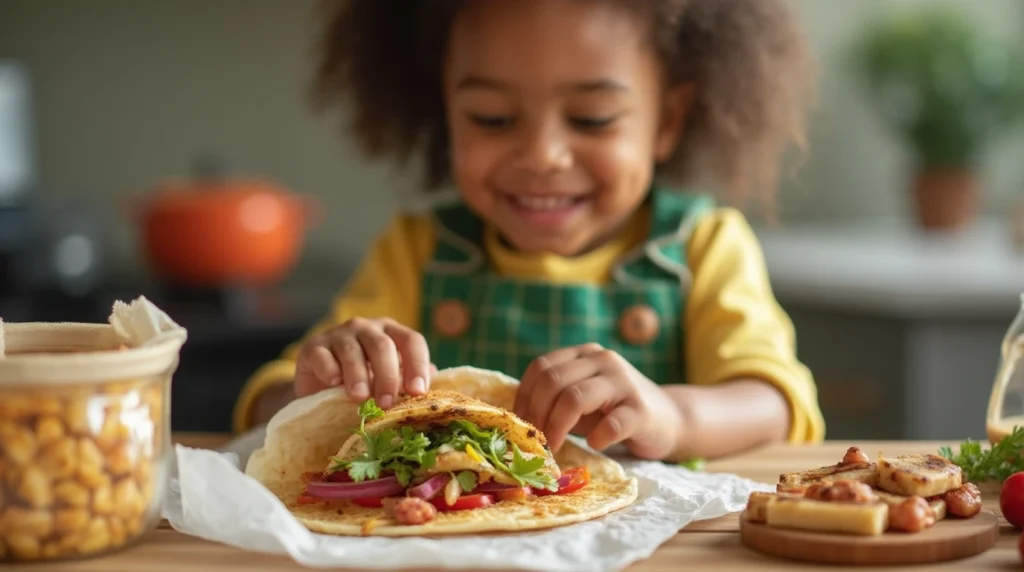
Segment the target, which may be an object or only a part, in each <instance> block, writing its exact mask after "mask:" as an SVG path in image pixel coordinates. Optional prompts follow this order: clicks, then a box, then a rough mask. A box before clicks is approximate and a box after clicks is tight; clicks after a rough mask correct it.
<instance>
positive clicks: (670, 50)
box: [235, 0, 824, 460]
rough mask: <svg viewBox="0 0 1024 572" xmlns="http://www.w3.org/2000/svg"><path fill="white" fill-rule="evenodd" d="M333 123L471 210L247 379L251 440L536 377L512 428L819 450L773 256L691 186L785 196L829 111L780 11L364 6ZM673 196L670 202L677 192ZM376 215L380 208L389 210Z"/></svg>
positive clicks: (345, 10)
mask: <svg viewBox="0 0 1024 572" xmlns="http://www.w3.org/2000/svg"><path fill="white" fill-rule="evenodd" d="M326 17H327V20H326V32H325V38H324V42H323V44H322V50H323V52H322V55H321V60H320V62H319V68H318V76H317V84H316V87H317V93H318V95H319V96H320V101H321V103H322V104H323V105H325V106H330V105H335V104H340V103H341V102H342V101H343V99H344V98H351V99H349V100H348V101H349V102H351V104H352V105H354V108H355V118H356V119H355V126H354V127H355V129H354V130H355V134H356V136H357V138H358V140H359V141H360V142H361V143H362V145H363V147H364V149H365V150H366V151H367V152H368V153H369V154H371V155H373V156H391V157H395V158H398V159H404V158H406V157H409V156H414V155H416V156H421V157H422V158H423V159H425V166H426V171H427V179H428V181H427V182H428V187H429V188H432V189H434V188H438V187H441V186H442V185H444V184H445V183H449V182H450V183H453V184H454V186H455V187H456V188H457V189H458V191H459V194H460V195H461V199H462V200H461V201H460V202H457V203H455V204H453V205H450V206H446V207H443V208H437V209H436V210H435V211H434V212H433V213H431V214H430V215H423V216H417V215H400V216H398V217H397V218H396V219H395V220H393V221H392V223H391V224H390V226H389V227H388V228H387V230H386V231H385V232H384V233H383V235H382V236H381V237H380V238H379V239H378V240H377V241H376V243H375V245H374V246H373V248H372V250H371V251H370V253H369V255H368V256H367V258H366V259H365V261H364V262H363V264H362V267H361V268H359V270H358V272H357V273H356V275H355V277H354V279H353V280H352V282H351V283H350V284H349V285H348V286H347V287H346V288H345V289H344V290H343V291H342V292H341V294H340V296H339V297H338V298H337V300H336V302H335V304H334V308H333V314H332V315H331V316H330V317H329V318H328V319H327V320H326V321H325V322H324V323H322V324H321V325H319V326H318V327H316V328H315V329H314V330H313V332H311V333H310V335H309V336H308V337H307V338H306V339H305V340H303V341H302V342H300V343H298V344H296V345H295V346H293V347H291V348H289V349H288V350H287V351H286V352H285V354H284V356H283V357H282V358H281V359H280V360H278V361H274V362H272V363H270V364H268V365H266V366H264V367H263V368H261V369H260V370H259V371H258V372H257V373H256V374H255V376H254V377H253V378H252V379H251V380H250V381H249V383H248V384H247V386H246V387H245V389H244V390H243V391H242V395H241V396H240V398H239V402H238V405H237V408H236V412H235V425H236V429H237V430H244V429H246V428H248V427H250V426H252V425H253V424H256V423H261V422H265V421H266V420H267V419H268V418H269V417H270V416H271V415H272V414H273V413H274V412H275V411H276V410H277V409H279V408H280V407H281V406H283V404H284V403H286V402H287V401H288V400H289V399H292V398H293V397H294V396H296V395H297V396H304V395H308V394H310V393H313V392H316V391H319V390H322V389H324V388H326V387H329V386H336V385H343V386H344V387H345V390H346V391H347V392H348V393H349V395H350V396H351V397H352V398H353V399H356V400H363V399H366V398H367V397H370V396H372V397H375V398H376V400H377V403H378V404H380V405H381V406H382V407H384V408H388V407H390V406H391V405H392V404H393V403H394V400H395V397H396V395H398V393H399V392H403V393H406V394H410V395H418V394H422V393H423V392H424V391H426V390H427V389H428V387H429V383H430V375H431V372H432V371H434V370H432V369H431V368H432V367H434V366H436V367H438V368H444V367H450V366H459V365H472V366H477V367H482V368H487V369H497V370H501V371H504V372H505V373H507V374H509V375H512V376H515V377H519V378H521V381H522V386H521V388H520V390H519V392H518V393H519V395H518V398H517V402H516V406H515V409H516V413H517V414H518V415H520V416H522V417H524V418H525V419H527V420H528V421H530V422H532V423H533V424H535V425H536V426H537V427H538V428H539V429H541V430H542V431H544V432H545V434H546V435H547V437H548V440H549V443H550V445H551V447H552V449H553V450H556V451H557V450H558V448H559V447H560V446H561V444H562V443H563V442H564V441H565V439H566V436H567V435H568V434H569V433H570V432H571V433H575V434H580V435H584V436H586V438H587V440H588V442H589V443H590V444H591V445H592V446H593V447H595V448H598V449H604V448H606V447H608V446H610V445H613V444H616V443H624V444H625V445H626V446H627V447H628V448H629V450H630V451H631V452H632V453H633V454H634V455H636V456H638V457H642V458H648V459H664V460H682V459H687V458H691V457H697V456H699V457H717V456H720V455H725V454H730V453H733V452H738V451H741V450H744V449H747V448H749V447H752V446H755V445H759V444H763V443H766V442H772V441H781V440H788V441H790V442H810V441H818V440H820V439H822V438H823V434H824V422H823V420H822V416H821V413H820V411H819V408H818V404H817V393H816V388H815V386H814V382H813V380H812V378H811V375H810V373H809V372H808V370H807V369H806V368H805V367H804V366H803V365H802V364H801V363H799V362H798V361H797V359H796V357H795V350H794V343H795V342H794V334H793V331H792V324H791V322H790V321H789V319H788V317H787V316H786V315H785V314H784V313H783V312H782V310H781V308H780V307H779V305H778V304H777V302H776V301H775V299H774V298H773V295H772V292H771V289H770V286H769V282H768V276H767V273H766V270H765V264H764V261H763V259H762V254H761V252H760V249H759V246H758V244H757V241H756V238H755V236H754V234H753V232H752V230H751V229H750V227H749V226H748V224H747V223H746V221H745V220H744V218H743V217H742V215H741V214H740V213H739V212H738V211H736V210H733V209H731V208H724V207H716V206H715V205H714V204H713V203H712V201H711V199H710V198H709V197H707V196H705V195H702V194H696V193H692V192H689V193H682V192H672V191H669V190H667V189H666V188H665V187H663V186H662V185H663V184H664V183H663V182H667V181H672V182H678V183H679V184H690V183H691V182H692V181H693V180H694V179H695V173H696V168H697V167H702V168H703V169H704V171H705V174H706V175H711V176H714V177H715V180H716V181H718V182H720V183H721V185H722V187H723V188H724V189H725V190H727V191H730V192H732V193H734V194H735V195H737V196H738V195H742V194H743V193H745V192H746V190H747V189H764V190H766V192H767V193H771V192H772V191H773V183H774V172H775V166H776V163H777V161H778V160H779V157H780V155H781V153H782V151H783V149H784V147H785V145H786V144H787V143H790V142H794V141H795V142H797V143H800V142H801V140H802V136H803V128H804V124H803V123H804V112H805V106H806V104H807V103H808V102H809V99H810V97H809V95H810V94H809V91H810V90H809V87H808V86H810V85H811V84H812V83H813V82H812V81H811V78H810V76H809V65H808V62H807V59H808V58H807V54H806V51H805V46H804V43H803V41H804V40H803V38H802V37H801V35H800V34H799V32H798V29H797V27H796V25H795V22H794V20H793V18H792V16H791V15H790V13H789V12H788V11H787V8H786V6H785V4H784V0H645V1H644V2H635V1H631V0H488V1H481V0H468V1H465V0H463V1H455V0H444V1H439V0H418V1H412V0H401V1H397V0H396V1H391V2H389V1H385V0H351V1H348V2H342V3H338V4H336V5H335V7H334V8H333V10H332V11H331V12H329V13H328V14H327V16H326ZM655 179H657V181H658V182H657V183H655ZM368 191H369V189H368Z"/></svg>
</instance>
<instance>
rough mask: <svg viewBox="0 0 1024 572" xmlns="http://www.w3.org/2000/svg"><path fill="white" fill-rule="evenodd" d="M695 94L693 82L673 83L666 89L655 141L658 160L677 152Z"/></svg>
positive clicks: (667, 157) (660, 160)
mask: <svg viewBox="0 0 1024 572" xmlns="http://www.w3.org/2000/svg"><path fill="white" fill-rule="evenodd" d="M695 95H696V89H695V88H694V85H693V83H692V82H687V83H680V84H677V85H673V86H671V87H669V88H668V89H667V90H666V91H665V95H664V98H663V100H662V106H661V118H660V120H659V123H658V134H657V137H656V139H655V141H654V154H655V159H656V160H657V162H659V163H661V162H664V161H667V160H669V159H670V158H671V157H672V154H673V153H675V151H676V147H677V146H678V145H679V139H680V138H681V137H682V135H683V128H684V127H685V126H686V117H687V116H688V115H689V114H690V109H691V107H692V106H693V98H694V96H695Z"/></svg>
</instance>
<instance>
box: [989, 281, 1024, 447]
mask: <svg viewBox="0 0 1024 572" xmlns="http://www.w3.org/2000/svg"><path fill="white" fill-rule="evenodd" d="M1020 304H1021V305H1020V308H1019V309H1018V310H1017V316H1016V317H1015V318H1014V319H1013V322H1011V323H1010V327H1009V328H1007V330H1006V335H1005V336H1004V337H1003V344H1002V347H1001V348H1000V354H1001V355H1000V363H999V370H998V371H997V372H996V379H995V383H994V384H993V385H992V395H991V396H990V397H989V402H988V414H987V416H986V419H985V432H986V434H987V436H988V440H989V443H990V444H993V445H994V444H996V443H998V442H999V441H1000V440H1002V439H1003V438H1004V437H1006V436H1007V435H1009V434H1010V433H1012V432H1013V429H1014V427H1017V426H1021V427H1024V367H1022V366H1024V294H1022V295H1021V297H1020Z"/></svg>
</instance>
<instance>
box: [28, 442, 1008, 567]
mask: <svg viewBox="0 0 1024 572" xmlns="http://www.w3.org/2000/svg"><path fill="white" fill-rule="evenodd" d="M227 438H228V437H227V436H225V435H208V434H199V435H197V434H181V435H176V439H175V440H176V441H177V442H179V443H182V444H185V445H189V446H192V447H204V448H211V449H215V448H217V447H219V446H220V445H221V444H223V443H224V442H226V440H227ZM942 444H943V443H934V442H920V441H914V442H885V441H865V442H859V443H846V442H828V443H825V444H823V445H813V446H800V447H794V446H785V445H778V446H770V447H765V448H762V449H759V450H757V451H754V452H751V453H747V454H744V455H740V456H737V457H734V458H730V459H725V460H720V461H714V462H711V463H709V464H708V468H707V470H708V471H711V472H727V473H735V474H737V475H741V476H743V477H747V478H750V479H754V480H757V481H760V482H766V483H774V482H777V480H778V477H779V473H783V472H791V471H797V470H803V469H807V468H812V467H818V466H823V465H828V464H832V463H835V462H836V461H837V460H838V459H841V458H842V456H843V453H844V452H845V451H846V449H847V448H848V447H849V446H851V445H858V446H860V447H862V448H864V449H865V450H866V451H878V450H881V451H884V452H886V453H890V454H893V455H895V454H906V453H932V452H936V451H937V449H938V448H939V446H940V445H942ZM985 504H986V507H987V508H988V509H990V510H992V511H993V512H995V513H996V514H999V503H998V499H994V498H991V497H990V498H988V499H986V502H985ZM738 532H739V522H738V520H737V517H736V515H728V516H724V517H722V518H717V519H714V520H709V521H703V522H697V523H694V524H692V525H690V526H688V527H686V528H685V529H683V530H682V531H680V533H679V534H677V535H676V536H675V537H673V538H672V539H670V540H669V541H668V542H666V543H665V544H664V545H662V546H661V548H659V549H658V551H657V552H655V553H654V555H653V556H652V557H651V558H650V559H648V560H646V561H642V562H638V563H636V564H634V565H633V566H631V567H630V568H629V569H628V570H629V571H630V572H660V571H666V572H667V571H669V570H672V571H675V570H678V569H679V568H680V566H686V567H688V568H689V567H692V568H693V569H695V570H712V571H714V570H730V571H735V572H745V571H757V570H769V569H771V570H774V569H778V568H779V567H780V566H784V567H785V568H786V569H792V570H812V569H819V568H824V567H823V566H814V565H810V564H801V563H797V562H789V561H782V560H778V559H775V558H771V557H767V556H762V555H760V554H757V553H754V552H751V551H750V550H748V549H747V548H745V547H744V546H742V545H741V544H740V541H739V534H738ZM1018 538H1019V532H1017V531H1015V530H1014V529H1013V528H1012V527H1010V526H1009V525H1008V524H1006V522H1005V521H1002V524H1001V527H1000V535H999V542H998V543H997V545H996V546H995V548H993V549H991V550H989V551H988V552H986V553H984V554H981V555H979V556H975V557H973V558H969V559H966V560H960V561H955V562H950V563H947V564H941V565H930V566H915V567H914V570H915V572H918V571H925V570H1011V569H1020V568H1021V557H1020V555H1019V552H1018V549H1017V542H1018ZM46 569H47V570H48V571H53V572H122V571H129V570H131V571H134V570H146V571H147V572H261V571H270V570H274V571H278V570H306V569H305V568H303V567H301V566H299V565H298V564H295V563H294V562H293V561H292V560H291V559H289V558H288V557H285V556H268V555H264V554H254V553H249V552H244V551H241V550H238V549H235V548H231V547H228V546H223V545H220V544H216V543H213V542H209V541H206V540H200V539H198V538H193V537H190V536H186V535H183V534H181V533H179V532H177V531H175V530H174V529H172V528H170V527H169V526H168V525H167V523H166V522H165V523H163V524H161V526H160V527H159V528H158V529H157V530H156V531H154V532H153V533H151V534H150V535H149V536H148V537H146V538H145V539H144V540H143V541H142V542H141V543H139V544H138V545H136V546H134V547H131V548H128V549H126V550H124V551H121V552H118V553H115V554H112V555H108V556H105V557H102V558H95V559H92V560H84V561H80V562H70V563H63V564H58V565H48V566H47V567H46ZM828 569H830V570H842V569H845V568H843V567H836V566H830V567H828ZM872 570H873V571H884V570H896V568H892V569H889V568H882V567H872Z"/></svg>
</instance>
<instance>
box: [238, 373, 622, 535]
mask: <svg viewBox="0 0 1024 572" xmlns="http://www.w3.org/2000/svg"><path fill="white" fill-rule="evenodd" d="M518 384H519V382H518V381H516V380H515V379H512V378H510V377H508V376H506V375H504V374H501V373H498V372H493V371H486V370H481V369H476V368H471V367H460V368H451V369H447V370H442V371H441V372H438V373H437V374H436V375H435V376H434V377H433V378H432V379H431V389H432V391H431V394H430V396H428V397H426V398H424V397H420V398H413V399H403V400H401V401H400V402H399V404H398V405H396V406H395V407H393V408H392V409H391V410H389V411H388V412H387V413H386V414H385V416H384V417H380V418H378V419H376V420H374V421H373V422H371V423H367V426H366V430H367V432H370V431H371V430H372V431H380V430H383V429H385V428H389V427H391V428H397V427H400V426H403V425H411V426H413V427H415V428H420V429H422V428H425V427H429V426H431V425H433V426H435V427H436V426H438V425H443V424H444V423H445V420H451V419H464V420H467V421H472V422H473V423H475V424H476V425H478V426H479V427H480V428H481V429H489V428H498V429H501V430H502V431H503V432H504V433H505V437H506V439H507V440H508V442H509V443H510V444H512V443H514V444H516V445H517V446H518V447H519V449H520V450H521V451H522V452H524V453H528V454H532V455H539V456H545V457H548V458H550V457H551V454H550V452H549V451H548V450H547V448H546V443H545V441H544V436H543V434H542V433H541V432H539V431H537V430H536V429H535V428H533V427H532V426H531V425H530V424H528V423H526V422H525V421H523V420H522V419H519V418H518V417H516V416H515V415H513V414H512V413H511V412H510V411H509V410H510V409H512V406H513V403H514V400H515V393H516V389H517V388H518ZM452 392H454V393H452ZM358 408H359V403H356V402H353V401H351V400H349V399H348V397H347V396H346V395H345V394H344V392H343V390H341V389H340V388H332V389H329V390H326V391H322V392H320V393H318V394H315V395H311V396H309V397H305V398H302V399H299V400H296V401H294V402H292V403H291V404H289V405H288V406H287V407H285V408H284V409H282V410H281V411H280V412H278V413H277V415H275V416H274V418H273V419H271V421H270V423H269V424H268V426H267V437H266V441H265V443H264V446H263V447H262V448H261V449H258V450H257V451H255V452H254V453H253V454H252V456H251V457H250V459H249V463H248V465H247V466H246V471H245V472H246V474H248V475H249V476H251V477H253V478H254V479H256V480H257V481H259V482H260V483H262V484H263V485H264V486H266V487H267V488H268V489H269V490H270V491H271V492H273V493H274V494H275V495H276V496H277V497H278V498H279V499H280V500H281V502H283V503H284V504H285V506H287V507H288V509H289V510H290V511H291V512H292V514H294V515H295V517H296V518H297V519H298V520H299V522H301V523H302V524H303V525H304V526H306V527H307V528H308V529H310V530H312V531H314V532H322V533H326V534H336V535H345V536H357V535H358V536H363V535H375V536H434V535H438V536H440V535H453V534H469V533H482V532H502V531H517V530H536V529H543V528H551V527H555V526H562V525H566V524H571V523H575V522H582V521H586V520H592V519H595V518H599V517H601V516H604V515H606V514H608V513H610V512H613V511H616V510H619V509H622V508H623V507H626V506H628V505H629V504H631V503H633V502H634V501H635V500H636V498H637V494H638V489H637V481H636V479H635V478H632V477H629V476H627V475H626V474H625V471H624V470H623V468H622V466H621V465H619V464H618V463H616V462H615V461H614V460H612V459H610V458H608V457H606V456H604V455H602V454H600V453H597V452H594V451H591V450H588V449H584V448H581V447H578V446H576V445H575V444H574V443H572V442H571V441H570V442H567V443H566V444H565V445H564V446H563V447H562V449H561V450H560V451H559V452H558V453H557V454H556V455H554V457H553V461H554V463H553V464H557V466H552V467H551V468H552V470H553V472H554V474H556V475H557V474H558V473H557V471H558V470H559V469H558V467H560V468H561V470H565V469H568V468H572V467H577V466H581V465H586V466H587V467H588V468H589V471H590V475H591V480H590V483H589V484H588V485H587V486H585V487H584V488H582V489H580V490H578V491H576V492H574V493H570V494H560V495H549V496H543V497H536V498H529V499H526V500H516V501H500V502H497V503H495V504H493V505H491V506H488V507H485V508H479V509H472V510H464V511H452V512H439V513H438V515H437V517H436V518H434V519H433V520H431V521H429V522H427V523H426V524H423V525H404V524H400V523H398V522H396V521H395V520H394V519H392V518H391V517H389V516H388V515H387V514H386V513H385V511H384V510H383V509H374V508H364V507H360V506H357V505H355V504H354V503H352V502H351V501H345V500H341V501H330V502H318V503H314V504H305V505H300V504H299V503H298V497H299V495H300V494H301V493H302V492H303V491H304V490H305V482H304V480H303V474H305V473H309V472H320V471H323V470H324V469H325V467H327V466H328V465H329V464H330V462H331V461H330V459H331V457H332V456H333V457H334V458H336V459H351V458H354V457H356V456H358V455H359V454H360V453H361V452H362V447H363V441H362V439H361V438H359V437H358V436H356V435H352V433H351V431H352V429H353V428H355V427H358V425H359V414H358Z"/></svg>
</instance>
